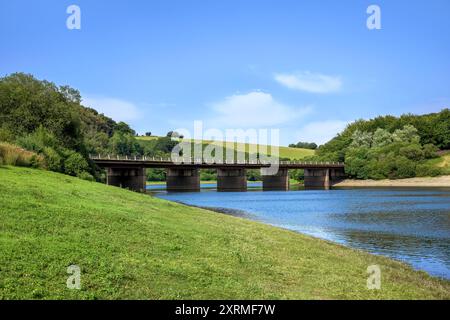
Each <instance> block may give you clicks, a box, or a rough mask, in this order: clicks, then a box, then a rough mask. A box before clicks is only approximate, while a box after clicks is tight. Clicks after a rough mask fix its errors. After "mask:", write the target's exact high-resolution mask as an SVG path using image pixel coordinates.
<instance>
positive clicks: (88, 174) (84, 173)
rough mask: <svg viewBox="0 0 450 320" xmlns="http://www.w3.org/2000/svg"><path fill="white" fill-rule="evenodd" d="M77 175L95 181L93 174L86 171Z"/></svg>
mask: <svg viewBox="0 0 450 320" xmlns="http://www.w3.org/2000/svg"><path fill="white" fill-rule="evenodd" d="M77 177H78V178H80V179H83V180H86V181H95V179H94V177H93V176H92V174H90V173H89V172H86V171H83V172H81V173H80V174H78V175H77Z"/></svg>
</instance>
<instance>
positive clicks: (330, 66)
mask: <svg viewBox="0 0 450 320" xmlns="http://www.w3.org/2000/svg"><path fill="white" fill-rule="evenodd" d="M324 3H325V5H323V4H324ZM72 4H76V5H78V6H79V8H80V10H81V29H79V30H70V29H68V28H67V26H66V20H67V19H68V17H69V16H70V15H69V14H67V12H66V10H67V8H68V6H70V5H72ZM372 4H376V5H378V6H379V7H380V10H381V29H380V30H369V29H368V28H367V26H366V21H367V19H368V17H369V14H367V12H366V10H367V8H368V6H370V5H372ZM446 12H450V3H449V2H448V1H444V0H435V1H433V2H432V3H429V2H426V1H422V0H421V1H417V2H414V3H410V2H409V1H398V2H396V3H390V2H388V1H376V3H373V2H371V1H363V0H358V1H355V2H353V3H352V4H348V3H346V4H338V3H333V2H331V1H321V2H320V3H314V2H312V1H306V2H302V3H297V2H293V1H283V3H282V4H280V3H277V6H275V5H274V4H273V3H269V2H266V3H259V2H255V1H247V2H245V3H239V2H237V1H230V2H227V3H206V2H194V3H183V2H182V1H171V2H162V1H152V2H151V3H146V2H145V3H144V2H136V3H135V4H134V5H133V6H127V3H126V2H125V1H118V2H115V3H109V2H107V1H98V2H96V3H90V2H88V1H76V2H75V1H61V2H60V3H57V4H55V3H54V2H51V1H42V2H40V3H28V2H26V1H23V0H20V1H15V2H14V3H2V4H1V10H0V35H1V36H2V39H4V41H3V45H4V47H5V48H6V47H7V48H8V50H2V53H1V58H2V59H0V70H2V76H6V75H8V74H11V73H14V72H24V73H30V74H33V75H34V76H35V77H36V78H38V79H45V80H48V81H51V82H54V83H56V84H58V85H69V86H71V87H73V88H75V89H78V90H79V91H80V92H81V94H82V97H83V101H82V104H83V105H85V106H86V107H92V108H94V109H95V110H97V111H98V112H99V113H104V114H105V115H106V116H109V117H111V118H112V119H114V120H115V121H124V122H126V123H128V124H129V125H130V126H131V127H132V128H133V129H135V130H136V132H138V133H139V134H140V135H143V134H144V133H145V132H147V131H150V132H152V134H153V135H158V136H164V135H165V134H166V133H167V132H168V131H170V130H177V129H178V128H188V129H191V128H192V127H193V122H194V121H195V120H202V121H203V123H204V126H205V129H207V128H217V129H219V130H225V129H234V128H241V129H244V130H245V129H249V128H254V129H269V130H270V129H273V128H279V129H280V145H281V146H287V145H289V144H291V143H297V142H299V141H305V142H315V143H317V144H323V143H325V142H326V141H328V140H330V139H331V138H333V137H334V136H335V135H336V134H337V133H339V132H340V131H342V130H343V129H344V128H345V126H346V125H348V124H349V123H351V122H354V121H356V120H358V119H366V120H368V119H372V118H375V117H377V116H384V115H393V116H400V115H401V114H406V113H412V114H427V113H433V112H439V111H440V110H442V109H444V108H448V107H449V105H450V103H449V102H450V88H449V87H448V86H446V83H448V82H449V81H450V73H449V72H448V71H449V70H450V61H449V60H448V59H447V57H448V56H449V54H450V44H449V42H448V40H447V36H448V34H449V33H450V21H448V19H447V14H446ZM418 79H420V80H418ZM236 114H239V116H236Z"/></svg>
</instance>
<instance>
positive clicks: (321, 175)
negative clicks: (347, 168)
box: [305, 169, 331, 189]
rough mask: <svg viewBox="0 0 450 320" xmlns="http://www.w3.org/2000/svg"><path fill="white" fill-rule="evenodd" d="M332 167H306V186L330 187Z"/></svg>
mask: <svg viewBox="0 0 450 320" xmlns="http://www.w3.org/2000/svg"><path fill="white" fill-rule="evenodd" d="M330 185H331V184H330V169H305V188H325V189H329V188H330Z"/></svg>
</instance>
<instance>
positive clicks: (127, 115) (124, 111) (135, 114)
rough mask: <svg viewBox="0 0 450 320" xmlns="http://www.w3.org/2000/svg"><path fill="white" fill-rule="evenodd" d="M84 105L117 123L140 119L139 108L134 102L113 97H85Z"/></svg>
mask: <svg viewBox="0 0 450 320" xmlns="http://www.w3.org/2000/svg"><path fill="white" fill-rule="evenodd" d="M82 104H83V105H84V106H87V107H91V108H93V109H95V110H97V111H98V112H99V113H103V114H105V115H106V116H108V117H111V118H112V119H113V120H116V121H132V120H136V119H138V118H139V117H140V111H139V108H138V107H137V106H136V105H135V104H133V103H132V102H129V101H125V100H122V99H117V98H111V97H99V96H85V97H84V98H83V101H82Z"/></svg>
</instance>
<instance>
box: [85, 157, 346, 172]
mask: <svg viewBox="0 0 450 320" xmlns="http://www.w3.org/2000/svg"><path fill="white" fill-rule="evenodd" d="M90 158H91V160H92V161H94V163H95V164H97V165H98V166H99V167H104V168H132V167H145V168H201V169H216V168H227V167H228V168H247V169H260V168H267V167H270V166H271V163H270V162H269V161H259V160H258V161H256V160H254V161H251V160H250V161H242V162H233V163H229V162H223V163H221V162H213V161H208V160H200V159H198V160H192V159H175V162H174V161H172V160H171V159H162V158H158V159H157V158H153V157H117V156H115V157H112V156H110V157H90ZM278 165H279V167H280V168H284V169H314V168H317V169H319V168H344V164H343V163H341V162H308V161H306V162H305V161H279V163H278Z"/></svg>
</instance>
